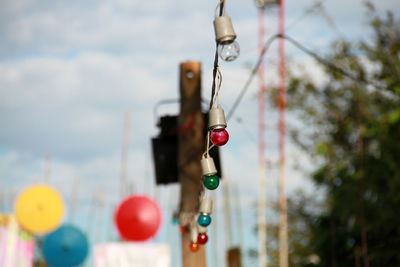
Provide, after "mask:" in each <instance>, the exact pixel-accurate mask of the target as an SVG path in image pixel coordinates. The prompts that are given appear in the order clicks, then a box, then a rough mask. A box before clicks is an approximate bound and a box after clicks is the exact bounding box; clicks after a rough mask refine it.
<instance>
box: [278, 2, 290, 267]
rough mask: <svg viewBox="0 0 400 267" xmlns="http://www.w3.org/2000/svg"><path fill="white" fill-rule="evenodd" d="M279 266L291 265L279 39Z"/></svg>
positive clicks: (281, 22) (281, 16) (282, 48)
mask: <svg viewBox="0 0 400 267" xmlns="http://www.w3.org/2000/svg"><path fill="white" fill-rule="evenodd" d="M284 11H285V10H284V1H283V0H280V1H279V33H280V34H284V32H285V13H284ZM279 78H280V79H279V98H278V106H279V210H280V220H279V266H280V267H288V266H289V254H288V230H287V199H286V168H285V160H286V158H285V137H286V122H285V109H286V88H285V42H284V39H282V38H280V39H279Z"/></svg>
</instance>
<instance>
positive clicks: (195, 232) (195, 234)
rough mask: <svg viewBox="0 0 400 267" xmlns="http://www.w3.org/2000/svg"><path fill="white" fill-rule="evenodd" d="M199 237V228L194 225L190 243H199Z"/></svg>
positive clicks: (191, 230)
mask: <svg viewBox="0 0 400 267" xmlns="http://www.w3.org/2000/svg"><path fill="white" fill-rule="evenodd" d="M198 236H199V230H198V228H197V225H196V226H195V225H192V227H190V241H192V242H193V243H197V237H198Z"/></svg>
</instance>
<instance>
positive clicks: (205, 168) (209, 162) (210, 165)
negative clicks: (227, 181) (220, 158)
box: [200, 157, 217, 176]
mask: <svg viewBox="0 0 400 267" xmlns="http://www.w3.org/2000/svg"><path fill="white" fill-rule="evenodd" d="M200 164H201V170H202V173H203V176H210V175H214V174H216V173H217V168H215V164H214V160H213V158H212V157H208V158H202V159H201V161H200Z"/></svg>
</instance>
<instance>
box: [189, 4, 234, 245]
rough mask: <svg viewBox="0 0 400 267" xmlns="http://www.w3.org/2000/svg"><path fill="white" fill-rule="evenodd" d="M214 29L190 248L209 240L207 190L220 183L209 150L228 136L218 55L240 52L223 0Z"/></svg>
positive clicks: (227, 57) (231, 57)
mask: <svg viewBox="0 0 400 267" xmlns="http://www.w3.org/2000/svg"><path fill="white" fill-rule="evenodd" d="M218 9H219V14H218ZM214 31H215V40H216V44H217V48H216V53H215V59H214V69H213V83H212V88H211V100H210V108H209V121H208V126H207V134H206V142H205V143H206V147H205V151H204V153H203V154H202V157H201V160H200V165H201V170H202V185H201V187H202V189H201V191H200V195H199V203H200V206H199V208H198V210H197V211H194V212H193V214H192V216H193V217H192V218H191V220H190V222H189V229H190V241H191V242H190V245H189V249H190V250H191V251H193V252H195V251H197V250H198V249H199V245H204V244H206V243H207V241H208V236H207V227H208V226H209V225H210V224H211V221H212V219H211V213H212V206H213V202H212V199H211V198H209V197H208V196H207V190H215V189H217V188H218V186H219V184H220V182H219V177H218V175H217V173H218V171H217V169H216V167H215V163H214V160H213V158H212V157H211V156H210V154H209V151H210V149H211V148H213V147H214V146H223V145H225V144H226V143H227V142H228V140H229V134H228V132H227V131H226V127H227V123H226V119H225V113H224V110H223V108H222V107H221V102H220V91H221V85H222V72H221V69H220V68H219V66H218V56H219V57H220V58H221V59H222V60H225V61H233V60H235V59H236V58H237V57H238V56H239V54H240V47H239V44H238V43H237V42H236V41H235V39H236V34H235V31H234V29H233V25H232V21H231V19H230V17H229V16H228V15H227V12H226V3H225V0H220V1H219V3H218V4H217V7H216V8H215V19H214ZM215 89H216V90H215Z"/></svg>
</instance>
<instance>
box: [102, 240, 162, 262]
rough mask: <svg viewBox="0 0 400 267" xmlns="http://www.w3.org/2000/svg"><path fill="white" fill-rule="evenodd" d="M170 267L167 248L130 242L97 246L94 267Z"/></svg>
mask: <svg viewBox="0 0 400 267" xmlns="http://www.w3.org/2000/svg"><path fill="white" fill-rule="evenodd" d="M150 266H151V267H170V252H169V246H168V245H163V244H140V243H131V242H121V243H106V244H97V245H95V248H94V267H150Z"/></svg>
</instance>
